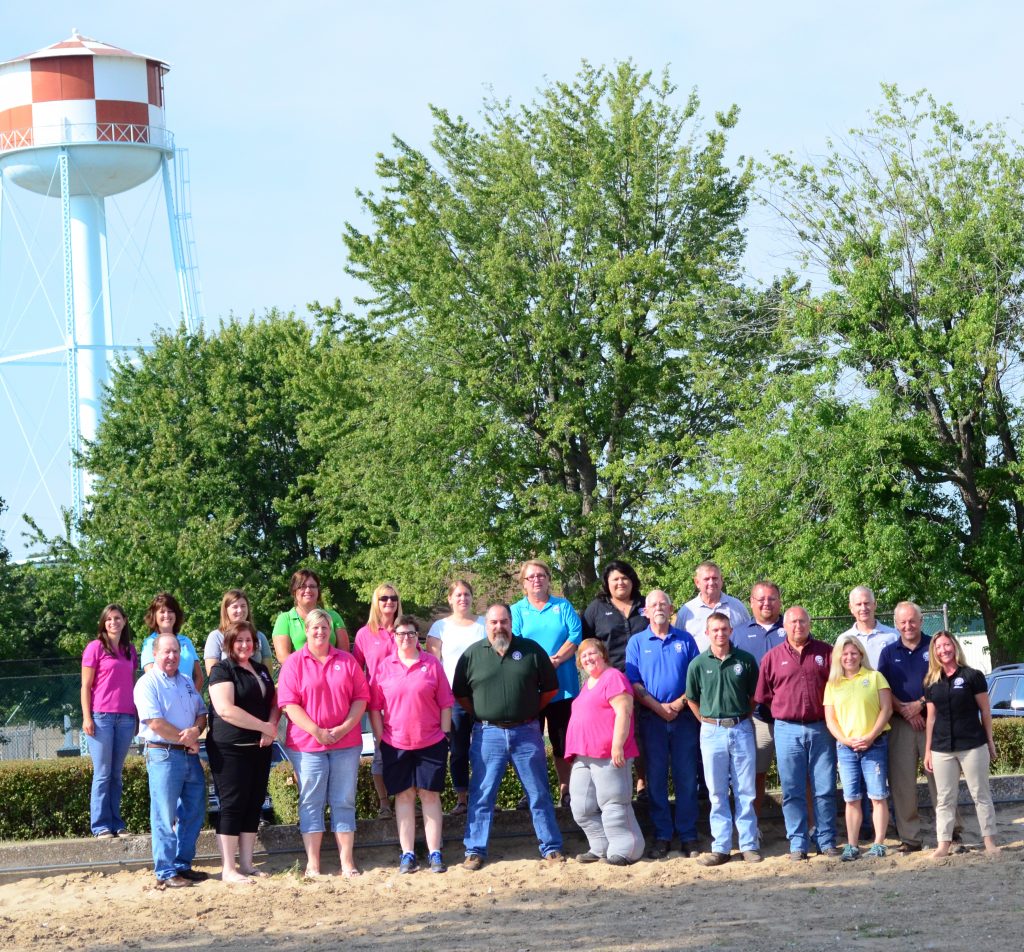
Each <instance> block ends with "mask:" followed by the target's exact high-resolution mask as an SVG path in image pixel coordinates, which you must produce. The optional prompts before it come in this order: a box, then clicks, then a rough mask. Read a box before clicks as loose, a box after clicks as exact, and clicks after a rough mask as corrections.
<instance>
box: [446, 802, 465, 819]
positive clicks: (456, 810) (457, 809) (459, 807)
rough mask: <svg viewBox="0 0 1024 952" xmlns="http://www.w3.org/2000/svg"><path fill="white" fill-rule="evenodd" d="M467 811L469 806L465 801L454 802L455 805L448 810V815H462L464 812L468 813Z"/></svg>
mask: <svg viewBox="0 0 1024 952" xmlns="http://www.w3.org/2000/svg"><path fill="white" fill-rule="evenodd" d="M468 812H469V806H468V805H467V804H465V803H456V804H455V806H453V807H452V808H451V809H450V810H449V811H448V816H462V815H463V814H464V813H468Z"/></svg>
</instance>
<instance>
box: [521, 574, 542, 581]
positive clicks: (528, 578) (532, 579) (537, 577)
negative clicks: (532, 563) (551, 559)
mask: <svg viewBox="0 0 1024 952" xmlns="http://www.w3.org/2000/svg"><path fill="white" fill-rule="evenodd" d="M546 578H547V576H546V575H544V574H543V573H540V574H538V575H527V576H526V581H527V582H536V581H537V579H546Z"/></svg>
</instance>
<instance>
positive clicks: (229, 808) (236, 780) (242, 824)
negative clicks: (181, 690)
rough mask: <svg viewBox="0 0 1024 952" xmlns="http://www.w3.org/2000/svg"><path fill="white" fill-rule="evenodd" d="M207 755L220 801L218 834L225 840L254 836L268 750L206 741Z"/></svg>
mask: <svg viewBox="0 0 1024 952" xmlns="http://www.w3.org/2000/svg"><path fill="white" fill-rule="evenodd" d="M206 752H207V755H208V756H209V758H210V773H212V774H213V782H214V785H215V786H216V788H217V796H218V797H219V798H220V816H219V817H218V818H217V832H218V833H222V834H224V835H225V836H238V834H239V833H255V832H257V831H258V830H259V828H260V811H261V810H262V809H263V801H264V799H266V796H267V780H268V778H269V777H270V753H271V748H270V747H257V746H252V747H247V746H236V745H234V744H218V743H217V742H216V741H214V740H211V739H210V738H207V740H206Z"/></svg>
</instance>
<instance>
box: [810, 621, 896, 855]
mask: <svg viewBox="0 0 1024 952" xmlns="http://www.w3.org/2000/svg"><path fill="white" fill-rule="evenodd" d="M891 716H892V691H890V690H889V682H888V681H886V680H885V678H884V677H883V676H882V675H881V674H879V673H878V672H877V671H875V670H874V668H872V667H871V662H870V661H868V655H867V651H866V650H865V648H864V645H863V643H862V642H861V640H860V639H859V638H857V637H856V636H855V635H843V636H842V637H841V638H840V639H839V640H838V641H837V642H836V645H835V647H834V648H833V649H832V668H831V671H830V672H829V679H828V683H827V684H826V685H825V722H826V723H827V724H828V729H829V731H830V732H831V733H832V736H833V737H834V738H835V739H836V755H837V759H838V761H839V778H840V780H842V782H843V799H844V800H845V801H846V837H847V840H848V841H849V842H848V843H847V845H846V847H845V848H844V849H843V856H842V859H843V861H844V862H849V861H850V860H854V859H858V858H859V857H860V847H859V846H858V841H859V840H860V828H861V824H862V822H863V820H864V811H863V808H862V806H861V801H862V798H863V796H864V790H865V788H866V789H867V795H868V797H869V798H870V800H871V820H872V825H873V826H874V831H875V841H874V844H873V845H872V846H871V848H870V849H869V850H868V851H867V855H868V856H885V831H886V828H887V827H888V826H889V804H888V799H887V798H888V796H889V768H888V760H889V742H888V738H887V737H886V736H885V733H886V731H888V730H889V718H890V717H891Z"/></svg>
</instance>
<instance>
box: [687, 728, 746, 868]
mask: <svg viewBox="0 0 1024 952" xmlns="http://www.w3.org/2000/svg"><path fill="white" fill-rule="evenodd" d="M700 750H701V756H702V757H703V759H704V776H705V778H706V779H707V784H708V794H709V796H710V798H711V817H710V819H711V850H712V852H714V853H726V854H728V853H729V852H730V851H731V850H732V823H733V815H732V809H731V808H730V806H729V787H730V786H731V787H732V795H733V799H734V800H735V801H736V834H737V837H738V839H739V846H740V849H741V850H756V849H757V814H755V813H754V793H755V781H754V777H755V768H756V761H757V743H756V741H755V740H754V724H753V721H751V719H750V718H749V717H748V718H747V719H746V720H745V721H742V722H741V723H739V724H737V725H736V726H735V727H719V726H718V725H717V724H701V727H700Z"/></svg>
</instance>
